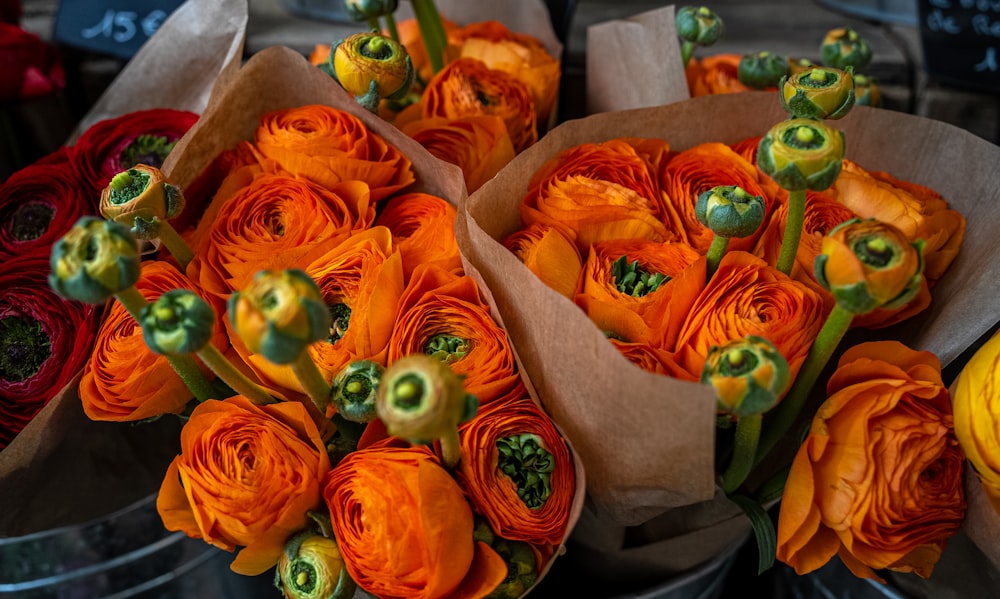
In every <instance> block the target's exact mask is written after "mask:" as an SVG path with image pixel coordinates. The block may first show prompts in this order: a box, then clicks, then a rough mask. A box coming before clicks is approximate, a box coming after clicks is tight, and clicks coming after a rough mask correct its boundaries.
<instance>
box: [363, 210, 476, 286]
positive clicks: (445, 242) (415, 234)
mask: <svg viewBox="0 0 1000 599" xmlns="http://www.w3.org/2000/svg"><path fill="white" fill-rule="evenodd" d="M456 215H457V210H456V209H455V206H454V205H453V204H451V203H450V202H448V201H447V200H445V199H443V198H439V197H437V196H433V195H430V194H427V193H421V192H415V193H406V194H402V195H398V196H396V197H394V198H392V199H390V200H389V201H388V202H386V203H385V205H384V206H382V208H381V209H380V210H379V214H378V217H377V218H376V219H375V225H376V226H382V227H386V228H387V229H389V231H390V232H391V233H392V240H393V244H394V245H395V247H396V250H397V251H399V253H400V254H402V257H403V272H404V274H405V277H406V278H407V279H409V278H410V274H411V273H412V272H413V270H414V269H415V268H416V267H417V265H419V264H431V265H434V266H437V267H440V268H443V269H445V270H448V271H451V272H454V273H461V272H462V257H461V256H460V255H459V253H458V243H457V242H456V241H455V216H456Z"/></svg>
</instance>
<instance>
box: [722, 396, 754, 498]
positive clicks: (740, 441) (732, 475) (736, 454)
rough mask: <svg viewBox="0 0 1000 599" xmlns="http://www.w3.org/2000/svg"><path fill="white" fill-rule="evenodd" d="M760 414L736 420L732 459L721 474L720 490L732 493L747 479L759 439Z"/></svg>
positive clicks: (727, 493) (728, 493)
mask: <svg viewBox="0 0 1000 599" xmlns="http://www.w3.org/2000/svg"><path fill="white" fill-rule="evenodd" d="M763 420H764V416H763V415H762V414H753V415H749V416H741V417H740V418H739V419H737V420H736V436H735V437H734V439H733V441H734V443H735V445H734V447H733V459H732V461H731V462H729V467H728V468H726V471H725V472H724V473H723V474H722V490H723V491H725V492H726V495H731V494H733V493H734V492H735V491H736V489H739V488H740V485H742V484H743V481H745V480H746V479H747V475H748V474H750V470H751V469H752V468H753V464H754V459H755V458H756V456H757V442H758V441H759V440H760V428H761V422H762V421H763Z"/></svg>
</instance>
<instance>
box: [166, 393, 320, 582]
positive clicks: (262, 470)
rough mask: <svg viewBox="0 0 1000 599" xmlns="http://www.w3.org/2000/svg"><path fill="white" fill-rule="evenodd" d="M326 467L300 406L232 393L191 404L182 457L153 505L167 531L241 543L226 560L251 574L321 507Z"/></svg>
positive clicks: (228, 545)
mask: <svg viewBox="0 0 1000 599" xmlns="http://www.w3.org/2000/svg"><path fill="white" fill-rule="evenodd" d="M329 470H330V459H329V457H327V453H326V447H325V446H324V444H323V439H322V438H321V437H320V434H319V432H318V431H317V429H316V425H315V424H314V423H313V420H312V418H311V417H310V416H309V412H308V411H307V410H306V408H305V406H303V405H302V404H300V403H298V402H279V403H275V404H270V405H265V406H256V405H254V404H252V403H251V402H250V401H249V400H247V399H246V398H245V397H243V396H240V395H235V396H233V397H230V398H229V399H226V400H225V401H218V400H208V401H206V402H204V403H202V404H199V405H198V407H196V408H195V409H194V411H193V412H192V413H191V417H190V418H189V419H188V421H187V423H185V425H184V428H183V429H182V430H181V454H180V455H179V456H177V457H176V458H174V461H173V462H171V464H170V467H169V468H168V469H167V474H166V476H165V477H164V479H163V484H162V485H161V486H160V493H159V497H157V500H156V509H157V511H158V512H159V513H160V518H161V519H162V520H163V525H164V526H165V527H166V528H167V530H180V531H183V532H184V533H185V534H187V535H188V536H190V537H193V538H198V539H203V540H204V541H205V542H207V543H210V544H212V545H215V546H216V547H219V548H222V549H225V550H226V551H233V550H235V549H236V548H238V547H242V549H241V550H240V551H239V553H238V554H237V555H236V559H235V560H234V561H233V563H232V564H231V565H230V568H232V570H233V571H234V572H238V573H240V574H245V575H249V576H255V575H257V574H262V573H263V572H265V571H267V570H268V569H269V568H271V567H273V566H274V565H275V564H277V563H278V557H279V556H280V555H281V552H282V549H283V548H284V545H285V541H286V540H287V539H288V538H289V537H290V536H292V534H294V533H295V532H297V531H299V530H301V529H303V528H305V526H306V524H307V521H308V517H307V516H306V512H307V511H309V510H315V509H318V508H319V507H320V506H321V505H322V499H323V498H322V494H321V487H320V483H321V481H322V479H323V477H324V476H326V474H327V473H328V472H329Z"/></svg>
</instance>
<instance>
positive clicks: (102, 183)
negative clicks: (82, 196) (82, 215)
mask: <svg viewBox="0 0 1000 599" xmlns="http://www.w3.org/2000/svg"><path fill="white" fill-rule="evenodd" d="M197 120H198V115H197V114H196V113H194V112H188V111H186V110H174V109H171V108H151V109H149V110H137V111H135V112H130V113H127V114H123V115H122V116H119V117H115V118H111V119H105V120H103V121H100V122H98V123H95V124H94V125H92V126H91V127H90V128H88V129H87V130H86V131H84V132H83V134H82V135H80V137H79V139H77V141H76V144H74V146H73V147H74V150H75V151H74V152H73V164H74V166H75V167H76V169H77V170H78V171H79V172H80V174H81V175H82V176H83V178H84V179H85V180H86V181H87V184H88V186H89V188H90V190H89V193H97V194H100V192H101V190H102V189H104V188H105V187H106V186H107V185H108V183H110V182H111V178H112V177H114V176H115V175H116V174H118V173H119V172H121V171H124V170H127V169H129V168H131V167H132V166H135V165H136V164H138V163H142V164H148V165H149V166H155V167H156V168H160V167H161V166H163V159H164V158H166V156H167V154H169V153H170V150H172V149H173V147H174V144H175V143H176V142H177V140H178V139H180V138H181V136H183V135H184V134H185V133H187V130H188V129H190V128H191V126H192V125H194V124H195V122H196V121H197Z"/></svg>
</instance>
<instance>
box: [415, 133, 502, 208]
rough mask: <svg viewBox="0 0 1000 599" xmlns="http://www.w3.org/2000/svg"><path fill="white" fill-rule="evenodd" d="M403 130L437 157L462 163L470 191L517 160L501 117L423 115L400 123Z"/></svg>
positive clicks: (466, 183)
mask: <svg viewBox="0 0 1000 599" xmlns="http://www.w3.org/2000/svg"><path fill="white" fill-rule="evenodd" d="M400 129H401V130H402V132H403V133H405V134H406V135H408V136H410V137H412V138H413V139H415V140H416V141H417V143H419V144H420V145H422V146H423V147H424V148H426V149H427V151H428V152H430V153H431V154H433V155H434V156H436V157H438V158H440V159H441V160H444V161H445V162H450V163H452V164H455V165H457V166H459V167H460V168H461V169H462V174H463V175H464V177H465V187H466V189H468V190H469V193H472V192H474V191H476V190H477V189H479V188H480V187H481V186H482V185H483V183H486V182H487V181H489V180H490V179H491V178H493V176H494V175H496V174H497V173H498V172H500V169H502V168H503V167H504V166H506V165H507V163H508V162H510V161H511V160H513V159H514V154H515V152H514V144H513V142H512V141H511V139H510V133H508V132H507V125H506V124H505V123H504V121H503V119H501V118H500V117H499V116H495V115H491V114H483V115H462V116H458V117H456V118H453V119H448V118H443V117H431V118H421V119H417V120H413V121H410V122H408V123H406V124H401V125H400Z"/></svg>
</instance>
